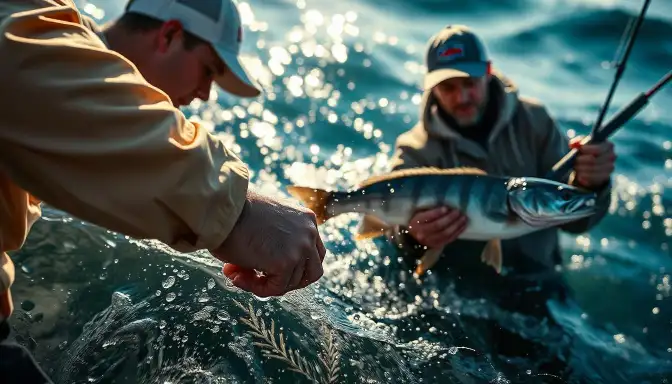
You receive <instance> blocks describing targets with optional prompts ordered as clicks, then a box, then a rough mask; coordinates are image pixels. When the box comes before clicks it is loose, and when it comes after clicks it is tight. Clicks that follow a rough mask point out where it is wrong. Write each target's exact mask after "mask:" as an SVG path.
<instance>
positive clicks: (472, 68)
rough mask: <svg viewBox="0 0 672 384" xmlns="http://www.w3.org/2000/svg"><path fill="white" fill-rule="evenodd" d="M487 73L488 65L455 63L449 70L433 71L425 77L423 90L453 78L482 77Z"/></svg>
mask: <svg viewBox="0 0 672 384" xmlns="http://www.w3.org/2000/svg"><path fill="white" fill-rule="evenodd" d="M487 73H488V63H456V64H453V65H452V67H451V68H443V69H435V70H433V71H431V72H429V73H427V74H426V75H425V81H424V83H425V84H424V86H425V90H429V89H432V88H434V87H435V86H437V85H438V84H439V83H441V82H442V81H445V80H448V79H452V78H455V77H482V76H485V75H486V74H487Z"/></svg>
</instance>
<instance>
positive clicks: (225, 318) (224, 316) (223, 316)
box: [217, 311, 231, 321]
mask: <svg viewBox="0 0 672 384" xmlns="http://www.w3.org/2000/svg"><path fill="white" fill-rule="evenodd" d="M217 318H218V319H219V320H222V321H228V320H229V319H231V316H230V315H229V314H228V313H227V312H226V311H219V312H217Z"/></svg>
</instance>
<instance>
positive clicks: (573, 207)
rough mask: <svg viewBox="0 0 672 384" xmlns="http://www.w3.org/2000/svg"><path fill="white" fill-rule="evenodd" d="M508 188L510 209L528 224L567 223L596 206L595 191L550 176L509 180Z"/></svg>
mask: <svg viewBox="0 0 672 384" xmlns="http://www.w3.org/2000/svg"><path fill="white" fill-rule="evenodd" d="M508 189H509V199H508V204H509V208H510V210H511V211H512V212H514V213H515V214H516V215H517V216H518V217H519V218H520V220H521V221H523V222H524V223H526V224H527V225H530V226H532V227H537V228H548V227H554V226H558V225H563V224H567V223H570V222H573V221H576V220H580V219H583V218H586V217H589V216H591V215H593V214H595V212H596V209H597V207H596V202H597V194H596V193H595V192H593V191H588V190H585V189H582V188H578V187H575V186H572V185H567V184H562V183H557V182H553V181H550V180H543V179H535V178H525V179H517V180H512V182H511V183H510V184H509V188H508Z"/></svg>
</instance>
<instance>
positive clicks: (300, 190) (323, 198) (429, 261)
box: [288, 167, 597, 276]
mask: <svg viewBox="0 0 672 384" xmlns="http://www.w3.org/2000/svg"><path fill="white" fill-rule="evenodd" d="M288 192H289V193H290V195H292V196H294V197H295V198H297V199H298V200H300V201H301V202H302V203H303V204H304V205H306V206H307V207H308V208H310V209H311V210H313V212H315V215H316V216H317V222H318V224H322V223H324V222H325V221H327V220H329V219H330V218H332V217H335V216H338V215H341V214H344V213H350V212H357V213H363V214H365V216H364V219H363V220H362V222H361V224H360V226H359V229H358V233H357V234H356V235H355V239H356V240H361V239H366V238H373V237H377V236H381V235H383V234H384V233H385V231H387V230H388V229H390V228H392V226H394V225H403V226H406V225H409V222H410V221H411V218H412V217H413V215H414V214H415V213H416V212H418V211H420V210H425V209H430V208H433V207H437V206H442V205H445V206H449V207H452V208H454V209H458V210H460V211H461V212H462V213H463V214H465V215H466V216H467V217H468V219H469V220H468V224H467V227H466V229H465V230H464V232H462V234H461V235H460V236H459V238H460V239H466V240H480V241H487V244H486V246H485V247H484V249H483V253H482V254H481V260H482V261H483V262H484V263H486V264H488V265H490V266H492V267H493V268H495V270H496V271H497V273H500V272H501V268H502V250H501V242H500V241H501V240H502V239H510V238H515V237H519V236H523V235H526V234H529V233H532V232H536V231H538V230H541V229H544V228H549V227H554V226H558V225H562V224H565V223H569V222H571V221H574V220H578V219H582V218H585V217H588V216H590V215H592V214H594V213H595V202H596V199H597V196H596V194H595V193H594V192H591V191H588V190H584V189H581V188H578V187H575V186H572V185H569V184H563V183H558V182H555V181H552V180H547V179H541V178H534V177H506V176H491V175H487V174H486V172H484V171H483V170H481V169H477V168H450V169H439V168H433V167H427V168H412V169H405V170H399V171H394V172H391V173H388V174H385V175H381V176H374V177H371V178H369V179H367V180H365V181H364V182H362V183H361V184H360V186H359V187H358V188H356V189H354V190H350V191H347V192H346V191H325V190H321V189H315V188H310V187H301V186H289V187H288ZM442 251H443V248H434V249H428V250H427V251H426V252H425V254H424V255H423V257H422V258H421V259H420V263H419V264H418V266H417V268H416V271H415V272H416V274H417V275H418V276H420V275H422V274H423V273H424V272H425V271H427V270H428V269H429V268H431V267H432V266H433V265H434V264H435V263H436V262H437V261H438V259H439V256H440V255H441V252H442Z"/></svg>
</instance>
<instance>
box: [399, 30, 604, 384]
mask: <svg viewBox="0 0 672 384" xmlns="http://www.w3.org/2000/svg"><path fill="white" fill-rule="evenodd" d="M426 61H427V69H428V72H427V74H426V75H425V79H424V88H425V93H424V97H423V102H422V105H421V118H420V121H419V122H418V123H417V124H416V125H415V126H414V127H413V128H412V129H410V130H409V131H408V132H405V133H403V134H402V135H400V136H399V138H398V139H397V142H396V146H395V154H394V156H393V158H392V168H393V169H395V170H398V169H405V168H414V167H425V166H433V167H439V168H452V167H477V168H480V169H483V170H484V171H486V172H487V173H489V174H494V175H509V176H536V177H544V176H545V175H546V174H547V172H548V171H550V170H551V168H552V166H553V165H554V164H555V163H556V162H557V161H558V160H560V159H561V158H562V157H563V156H564V155H565V154H566V153H567V152H568V151H569V149H570V146H572V145H574V143H575V142H576V141H572V144H570V143H569V142H568V140H567V138H566V137H565V135H564V134H563V133H562V132H561V131H560V130H559V129H558V127H557V126H556V124H555V122H554V121H553V119H552V118H551V117H550V116H549V113H548V111H547V110H546V108H545V107H544V106H543V105H542V104H541V103H540V102H539V101H537V100H534V99H532V98H529V97H524V96H521V95H520V94H519V90H518V88H517V87H516V85H515V84H514V83H513V81H511V80H510V79H508V78H507V77H505V76H504V75H503V74H502V73H500V72H498V71H495V70H494V69H493V67H492V65H491V62H490V59H489V57H488V55H487V51H486V48H485V46H484V44H483V42H482V41H481V40H480V39H479V38H478V36H477V35H476V34H474V33H473V32H472V31H471V30H470V29H469V28H468V27H466V26H459V25H457V26H448V27H446V28H444V29H442V30H441V31H440V32H438V33H437V34H436V35H435V36H434V37H433V38H432V39H431V42H430V45H429V49H428V51H427V57H426ZM615 158H616V156H615V154H614V151H613V145H612V144H611V143H609V142H606V143H603V144H600V145H586V146H584V147H582V148H580V149H579V155H578V156H577V158H576V164H575V168H574V172H573V174H572V176H571V179H572V180H565V181H566V182H570V183H574V184H577V185H581V186H583V187H586V188H589V189H592V190H595V191H596V192H597V193H598V201H597V205H598V207H599V209H598V213H597V214H595V215H594V216H592V217H589V218H586V219H583V220H579V221H576V222H573V223H569V224H566V225H563V226H561V227H560V228H551V229H548V230H542V231H539V232H535V233H532V234H530V235H527V236H522V237H520V238H516V239H510V240H505V241H502V252H503V269H502V273H501V274H497V273H496V272H495V271H494V269H493V268H491V267H489V266H487V265H485V264H484V263H482V262H481V260H480V254H481V252H482V250H483V247H484V246H485V243H484V242H479V241H467V240H456V238H457V237H458V236H459V234H460V233H461V232H462V231H463V230H464V229H465V226H466V224H467V223H468V220H469V218H468V217H465V216H464V215H462V214H461V213H460V212H459V211H457V210H454V209H451V208H450V207H436V208H434V209H430V210H426V211H423V212H420V213H418V214H416V215H415V217H413V218H412V219H411V221H410V223H409V224H408V226H406V227H404V228H397V231H395V232H396V233H394V234H391V240H392V243H393V244H394V245H395V247H396V248H398V249H400V255H401V256H402V264H403V266H402V268H403V269H405V270H409V271H412V270H413V269H414V267H415V262H416V261H417V260H418V258H419V257H420V256H421V255H422V254H423V253H424V251H425V249H426V248H425V246H427V247H431V248H438V247H444V246H445V248H444V252H443V254H442V257H441V258H440V259H439V261H438V262H437V263H436V265H434V266H433V268H432V269H431V274H432V275H433V276H432V278H433V279H435V280H436V281H437V282H439V283H441V284H445V285H446V286H448V285H451V286H452V287H453V288H454V290H455V293H456V294H457V295H458V296H459V297H461V298H462V299H464V300H475V301H480V300H482V299H488V301H489V304H487V306H488V307H492V306H495V307H499V308H500V309H503V310H505V311H510V312H511V313H516V314H519V315H520V314H523V315H529V316H534V317H537V319H538V321H539V322H540V323H541V322H545V321H548V323H547V324H552V323H553V320H552V318H551V319H550V320H549V319H547V320H542V318H544V317H547V315H548V313H547V309H546V303H547V301H548V299H550V298H558V299H562V298H564V297H566V294H568V293H569V291H567V290H566V286H565V285H564V283H563V280H562V277H561V273H558V270H557V269H556V266H557V265H559V264H561V251H560V246H559V239H558V238H559V230H563V231H566V232H569V233H575V234H578V233H581V232H584V231H588V230H590V229H591V228H593V227H594V226H595V225H597V224H598V223H599V222H600V220H601V219H602V218H603V217H604V215H605V213H606V212H607V211H608V207H609V204H610V196H611V193H610V192H611V188H610V185H611V183H610V177H611V173H612V171H613V170H614V160H615ZM493 311H495V312H492V313H498V312H497V311H496V310H494V309H493ZM501 313H502V316H503V314H504V313H506V312H501ZM458 317H459V319H460V320H456V321H461V322H462V323H463V324H464V327H463V328H464V329H462V331H464V332H466V334H467V335H468V337H469V339H470V340H471V341H472V342H474V343H478V342H482V343H483V344H479V345H472V347H473V348H475V349H479V350H480V349H488V351H490V352H491V353H492V354H493V356H495V357H497V356H501V357H502V358H501V359H499V358H496V360H497V361H498V362H497V363H494V362H493V363H494V364H497V365H498V367H497V368H498V369H502V368H504V367H505V366H506V365H508V364H512V363H511V362H512V361H516V360H515V359H513V360H507V357H514V356H515V357H524V358H525V359H529V360H530V361H535V362H536V363H537V365H536V366H537V367H540V368H542V371H543V372H547V373H559V372H560V371H562V370H564V369H565V367H564V363H562V359H557V358H556V355H555V354H554V352H549V351H548V350H546V349H545V348H543V347H540V345H538V344H536V342H532V341H530V340H527V339H525V338H523V337H520V336H519V335H518V334H515V333H512V332H510V331H507V330H506V329H504V328H502V326H501V323H500V322H499V321H500V319H501V318H502V317H501V316H495V317H494V318H489V317H488V316H485V318H479V317H478V316H476V317H472V316H468V315H467V316H458ZM446 321H447V322H449V323H450V322H451V320H450V319H446ZM523 371H524V370H523ZM520 372H521V368H520V366H518V367H513V368H512V369H511V370H510V371H509V372H508V373H505V374H506V375H508V374H510V375H512V376H513V375H517V374H519V373H520Z"/></svg>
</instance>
